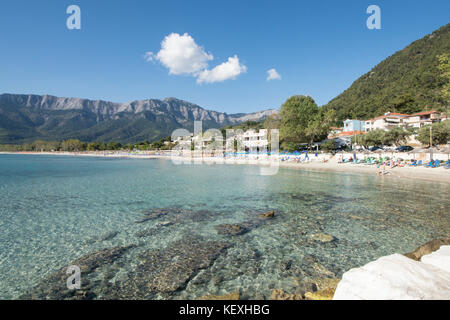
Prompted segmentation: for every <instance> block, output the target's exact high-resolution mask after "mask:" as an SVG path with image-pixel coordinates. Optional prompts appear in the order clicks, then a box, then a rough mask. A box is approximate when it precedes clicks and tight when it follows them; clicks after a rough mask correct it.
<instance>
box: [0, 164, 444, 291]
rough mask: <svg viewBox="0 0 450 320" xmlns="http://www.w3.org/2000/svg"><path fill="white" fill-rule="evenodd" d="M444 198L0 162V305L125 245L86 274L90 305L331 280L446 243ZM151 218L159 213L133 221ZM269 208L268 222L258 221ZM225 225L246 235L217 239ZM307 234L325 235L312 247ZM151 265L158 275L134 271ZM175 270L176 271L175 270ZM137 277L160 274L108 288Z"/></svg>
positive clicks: (188, 171) (411, 186)
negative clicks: (76, 264) (240, 227)
mask: <svg viewBox="0 0 450 320" xmlns="http://www.w3.org/2000/svg"><path fill="white" fill-rule="evenodd" d="M449 191H450V185H449V184H444V183H430V182H422V181H416V182H414V181H409V180H400V179H395V178H388V177H377V176H375V175H374V176H368V175H357V174H335V173H328V172H310V171H302V170H291V169H280V171H279V173H278V174H277V175H275V176H260V175H259V168H258V167H255V166H231V165H182V166H176V165H174V164H172V163H171V162H170V161H165V160H136V159H103V158H89V157H64V156H31V155H0V298H2V299H11V298H18V297H20V296H21V295H23V294H24V293H26V292H27V291H28V290H30V289H32V288H35V287H36V286H39V285H42V282H43V281H44V282H45V281H46V279H48V277H50V276H51V275H52V274H54V273H55V272H56V271H58V270H59V269H61V268H63V267H66V266H67V265H69V264H70V263H71V262H73V261H74V260H76V259H78V258H80V257H86V256H89V254H92V253H94V252H97V251H99V250H101V249H104V248H114V247H117V246H126V245H136V246H135V247H133V248H131V249H129V250H127V252H126V253H125V254H124V255H122V256H120V257H117V259H116V258H115V259H113V261H109V262H108V263H104V264H101V265H100V266H99V267H98V268H96V269H95V270H94V271H93V272H92V274H91V275H89V279H90V286H91V289H92V291H94V292H95V296H96V297H97V298H114V297H116V298H117V297H119V298H121V297H122V298H145V297H146V298H152V299H179V298H187V299H195V298H198V297H201V296H203V295H209V294H226V293H232V292H236V291H239V292H240V294H241V297H242V298H249V299H252V298H268V297H270V294H271V291H272V290H273V289H275V288H281V289H283V290H285V291H286V292H294V291H295V290H296V287H297V286H298V283H299V282H301V281H302V280H303V279H307V278H317V277H340V276H341V275H342V273H343V272H345V271H347V270H348V269H350V268H352V267H356V266H360V265H362V264H365V263H367V262H369V261H371V260H374V259H376V258H378V257H380V256H383V255H387V254H392V253H394V252H399V253H404V252H408V251H411V250H413V249H415V248H416V247H417V246H419V245H421V244H423V243H425V242H427V241H429V240H432V239H434V238H437V237H442V236H449V234H450V210H449V208H450V200H449V198H448V193H449ZM150 209H164V210H165V211H164V212H166V213H167V212H169V213H167V214H164V215H162V216H160V217H157V216H155V215H154V216H153V219H149V220H147V221H145V222H142V223H137V222H138V221H140V220H142V219H143V218H145V217H146V215H145V213H146V212H147V213H148V212H149V211H148V210H150ZM268 210H275V212H276V217H275V218H274V219H270V220H267V221H261V219H259V218H258V214H259V213H262V212H265V211H268ZM156 212H158V210H157V211H156ZM159 212H161V210H160V211H159ZM224 223H227V224H243V225H245V226H246V227H247V228H248V232H247V233H244V234H241V235H236V236H231V235H227V234H219V233H218V232H217V230H216V226H217V225H220V224H224ZM318 233H326V234H329V235H332V236H334V237H335V238H336V240H335V241H333V242H331V243H321V242H317V241H311V235H312V234H318ZM224 243H226V248H225V249H224V250H218V251H217V252H214V253H213V254H210V253H208V252H209V251H211V250H212V251H214V250H215V249H216V248H218V247H219V246H220V245H221V244H224ZM191 248H192V250H191ZM152 249H160V250H159V251H156V250H152ZM208 250H209V251H208ZM219 251H220V252H219ZM156 252H157V254H156ZM180 257H182V258H180ZM183 257H184V259H187V260H185V261H183ZM178 259H181V260H180V261H181V262H179V263H177V261H178ZM199 259H200V260H201V262H198V261H197V260H199ZM149 260H152V261H156V263H157V264H158V265H160V266H161V265H162V266H163V267H162V268H161V270H156V271H155V268H156V269H157V268H158V266H153V265H150V266H146V268H147V269H145V268H144V269H142V268H141V269H139V268H140V267H139V266H140V265H141V264H142V263H145V262H146V261H149ZM204 260H205V261H206V262H205V261H204ZM197 262H198V263H197ZM180 264H182V265H185V266H187V267H186V268H187V269H188V270H187V271H186V270H184V269H183V270H181V271H177V270H178V267H179V265H180ZM170 268H174V270H173V272H174V274H176V276H173V277H172V278H174V279H175V280H174V281H175V284H172V283H171V281H172V278H171V276H170V270H169V271H168V270H167V269H170ZM153 271H155V272H153ZM142 274H150V275H151V276H152V277H155V276H156V277H158V285H157V286H156V287H157V289H155V288H154V287H151V288H150V289H149V288H148V287H146V283H148V281H150V280H148V279H144V280H142V281H143V282H142V283H140V282H139V281H138V282H137V285H135V286H134V287H133V288H134V289H133V290H134V291H132V290H131V289H130V290H128V289H124V290H122V291H123V292H121V293H117V291H118V290H117V288H129V287H131V286H130V278H131V279H134V281H135V282H136V281H137V280H136V279H137V278H138V277H139V276H142ZM180 274H186V276H185V277H184V278H183V277H181V279H180V278H178V277H179V275H180ZM82 279H83V275H82ZM82 281H83V280H82ZM135 282H133V283H135ZM110 285H113V286H116V290H115V291H114V290H111V289H109V287H110ZM136 286H137V287H138V289H139V290H140V291H139V290H137V289H136ZM167 287H169V289H167ZM127 290H128V291H127ZM136 290H137V291H136ZM146 290H147V291H149V292H147V291H146ZM132 292H134V293H132ZM143 292H144V293H143ZM133 294H135V296H133Z"/></svg>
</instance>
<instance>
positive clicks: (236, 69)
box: [197, 55, 247, 83]
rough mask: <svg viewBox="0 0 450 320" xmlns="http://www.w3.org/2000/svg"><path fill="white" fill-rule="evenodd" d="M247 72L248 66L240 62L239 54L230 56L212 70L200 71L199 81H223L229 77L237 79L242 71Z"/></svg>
mask: <svg viewBox="0 0 450 320" xmlns="http://www.w3.org/2000/svg"><path fill="white" fill-rule="evenodd" d="M245 72H247V67H246V66H244V65H243V64H241V63H239V58H238V57H237V55H235V56H234V57H230V58H228V61H227V62H223V63H222V64H219V65H218V66H216V67H215V68H214V69H212V70H207V69H205V70H203V71H202V72H200V73H199V75H198V78H197V83H204V82H206V83H214V82H222V81H225V80H228V79H236V77H237V76H238V75H240V74H241V73H245Z"/></svg>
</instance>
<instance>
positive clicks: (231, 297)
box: [198, 292, 240, 300]
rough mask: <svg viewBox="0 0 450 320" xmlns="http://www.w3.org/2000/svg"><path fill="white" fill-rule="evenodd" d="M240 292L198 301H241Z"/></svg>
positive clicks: (203, 297)
mask: <svg viewBox="0 0 450 320" xmlns="http://www.w3.org/2000/svg"><path fill="white" fill-rule="evenodd" d="M239 298H240V294H239V292H233V293H228V294H223V295H208V296H202V297H200V298H198V300H239Z"/></svg>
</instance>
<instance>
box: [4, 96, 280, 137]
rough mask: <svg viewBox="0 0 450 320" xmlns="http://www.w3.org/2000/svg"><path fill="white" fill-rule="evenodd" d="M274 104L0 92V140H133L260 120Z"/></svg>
mask: <svg viewBox="0 0 450 320" xmlns="http://www.w3.org/2000/svg"><path fill="white" fill-rule="evenodd" d="M276 112H277V111H276V110H271V109H269V110H264V111H260V112H255V113H250V114H245V113H239V114H227V113H222V112H216V111H210V110H206V109H204V108H202V107H200V106H198V105H196V104H193V103H190V102H186V101H183V100H179V99H175V98H167V99H164V100H157V99H148V100H139V101H133V102H128V103H114V102H108V101H102V100H88V99H80V98H61V97H55V96H49V95H42V96H41V95H23V94H2V95H0V143H25V142H31V141H34V140H37V139H42V140H63V139H68V138H74V139H79V140H82V141H86V142H90V141H117V142H121V143H134V142H138V141H145V140H148V141H154V140H157V139H160V138H162V137H166V136H169V135H170V134H171V133H172V131H173V130H175V129H178V128H186V129H188V130H190V131H191V132H192V131H193V125H194V121H196V120H201V121H202V126H203V129H208V128H221V127H223V126H226V125H235V124H239V123H242V122H245V121H262V120H264V119H265V118H266V117H267V116H268V115H271V114H273V113H276Z"/></svg>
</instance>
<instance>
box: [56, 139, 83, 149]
mask: <svg viewBox="0 0 450 320" xmlns="http://www.w3.org/2000/svg"><path fill="white" fill-rule="evenodd" d="M86 146H87V144H86V143H85V142H82V141H80V140H77V139H68V140H64V141H62V142H61V150H62V151H84V150H86Z"/></svg>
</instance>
